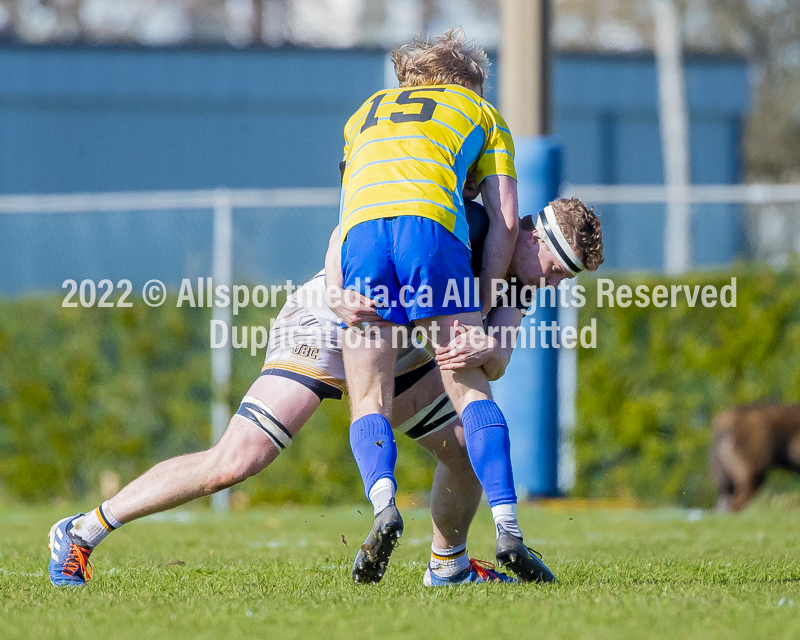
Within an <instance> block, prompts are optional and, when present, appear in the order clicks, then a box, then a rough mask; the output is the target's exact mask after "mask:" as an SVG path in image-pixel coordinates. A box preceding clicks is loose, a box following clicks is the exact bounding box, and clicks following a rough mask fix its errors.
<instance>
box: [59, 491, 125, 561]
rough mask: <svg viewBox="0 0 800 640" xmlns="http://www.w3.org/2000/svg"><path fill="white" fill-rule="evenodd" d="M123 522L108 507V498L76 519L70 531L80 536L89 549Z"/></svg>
mask: <svg viewBox="0 0 800 640" xmlns="http://www.w3.org/2000/svg"><path fill="white" fill-rule="evenodd" d="M121 526H122V523H121V522H119V521H118V520H117V519H116V518H115V517H114V516H113V515H111V510H110V509H109V508H108V500H106V501H105V502H104V503H103V504H101V505H100V506H99V507H97V509H95V510H94V511H90V512H89V513H86V514H84V515H82V516H81V517H80V518H78V519H76V520H75V521H74V522H73V523H72V526H71V527H70V530H69V532H70V533H71V534H72V535H73V536H76V537H77V538H80V540H82V541H83V542H84V543H85V544H86V546H87V547H88V548H89V549H94V548H95V547H96V546H97V545H98V544H100V542H101V541H102V540H103V538H105V537H106V536H107V535H108V534H109V533H111V532H112V531H114V529H119V528H120V527H121Z"/></svg>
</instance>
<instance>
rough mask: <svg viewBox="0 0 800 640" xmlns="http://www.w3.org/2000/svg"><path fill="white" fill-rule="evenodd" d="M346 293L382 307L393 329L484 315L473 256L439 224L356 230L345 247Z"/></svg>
mask: <svg viewBox="0 0 800 640" xmlns="http://www.w3.org/2000/svg"><path fill="white" fill-rule="evenodd" d="M342 274H343V276H344V288H345V289H354V290H356V291H358V292H359V293H360V294H362V295H364V296H367V297H368V298H373V299H375V300H377V301H379V305H377V306H376V310H377V312H378V313H379V314H380V315H381V317H383V318H384V319H386V320H388V321H389V322H393V323H395V324H408V323H409V322H411V321H413V320H420V319H422V318H430V317H431V316H451V315H455V314H458V313H466V312H470V311H480V308H481V305H480V300H479V299H477V297H476V296H475V289H476V288H475V286H474V277H473V274H472V265H471V253H470V250H469V249H468V248H467V247H466V246H465V245H464V243H463V242H461V241H460V240H459V239H458V238H456V237H455V236H454V235H453V234H452V233H450V232H449V231H448V230H447V229H445V227H443V226H442V225H441V224H439V223H438V222H435V221H433V220H430V219H428V218H423V217H421V216H414V215H404V216H397V217H394V218H379V219H377V220H368V221H366V222H362V223H360V224H357V225H356V226H354V227H353V228H352V229H350V231H349V232H348V233H347V237H346V238H345V241H344V244H343V245H342Z"/></svg>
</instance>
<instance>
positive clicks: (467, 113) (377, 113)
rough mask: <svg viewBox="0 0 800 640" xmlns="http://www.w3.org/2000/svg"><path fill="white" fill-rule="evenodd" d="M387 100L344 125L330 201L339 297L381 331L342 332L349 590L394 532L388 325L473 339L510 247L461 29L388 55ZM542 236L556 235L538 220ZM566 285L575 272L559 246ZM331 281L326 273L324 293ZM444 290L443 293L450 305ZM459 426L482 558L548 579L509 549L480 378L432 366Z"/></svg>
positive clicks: (535, 562)
mask: <svg viewBox="0 0 800 640" xmlns="http://www.w3.org/2000/svg"><path fill="white" fill-rule="evenodd" d="M393 60H394V65H395V71H396V74H397V77H398V80H399V81H400V88H399V89H386V90H383V91H379V92H378V93H376V94H375V95H374V96H372V97H371V98H369V99H368V100H367V101H366V102H364V104H363V105H362V106H361V107H360V108H359V109H358V110H357V111H356V112H355V114H353V116H352V117H351V118H350V119H349V121H348V122H347V124H346V125H345V129H344V135H345V147H344V159H343V163H344V170H343V176H342V194H341V203H340V215H339V220H340V235H341V239H342V248H341V272H342V281H343V287H344V288H345V289H352V290H354V291H356V292H358V293H359V294H361V295H363V296H365V297H367V298H371V299H373V300H375V301H376V303H377V304H376V312H377V313H378V315H380V317H381V318H382V319H383V320H384V321H386V323H380V324H381V325H382V326H372V327H370V328H369V331H367V332H366V335H362V336H360V337H359V336H358V335H356V334H357V333H359V332H361V331H363V328H359V327H351V328H349V329H348V330H347V332H346V334H345V342H344V348H343V357H344V365H345V372H346V375H347V386H348V392H349V394H350V405H351V420H352V423H351V428H350V445H351V448H352V450H353V455H354V456H355V459H356V462H357V464H358V467H359V470H360V472H361V476H362V479H363V481H364V489H365V493H366V495H367V497H368V498H369V500H370V502H371V503H372V506H373V512H374V516H375V522H374V524H373V528H372V530H371V532H370V534H369V536H368V537H367V539H366V541H365V542H364V544H363V545H362V546H361V549H360V550H359V552H358V554H357V556H356V559H355V562H354V564H353V579H354V580H355V581H356V582H378V581H379V580H380V579H381V577H382V576H383V572H384V571H385V567H386V564H387V562H388V560H389V557H390V555H391V553H392V550H393V549H394V547H395V545H396V544H397V540H398V538H399V537H400V536H401V535H402V533H403V520H402V518H401V516H400V513H399V511H398V510H397V507H396V505H395V502H394V494H395V491H396V490H397V483H396V481H395V478H394V466H395V463H396V460H397V449H396V444H395V441H394V438H393V436H392V429H391V424H390V420H391V417H392V399H393V394H392V388H393V384H394V371H395V361H396V358H397V353H398V348H399V345H398V344H396V342H397V340H396V338H393V336H396V335H397V332H396V331H395V327H393V326H391V325H406V324H408V323H414V324H415V325H417V326H420V327H422V328H423V329H424V330H425V331H426V333H427V335H428V338H429V341H430V342H431V343H433V344H445V345H446V344H447V343H448V342H450V341H451V340H453V339H454V338H455V335H456V331H455V329H456V327H458V326H469V327H472V328H473V329H474V331H478V332H480V331H481V329H480V327H482V325H483V322H482V315H483V314H482V311H484V312H488V311H489V309H490V307H491V303H492V294H491V291H492V282H493V281H499V280H501V279H503V278H505V277H506V275H507V274H508V270H509V266H510V263H511V258H512V254H513V251H514V245H515V242H516V240H517V238H518V231H519V215H518V205H517V187H516V173H515V170H514V145H513V142H512V139H511V133H510V132H509V130H508V127H507V125H506V124H505V122H504V121H503V119H502V117H501V116H500V114H499V113H498V112H497V111H496V110H495V108H494V107H493V106H492V105H490V104H489V103H488V102H486V100H484V99H483V98H482V92H483V90H482V88H483V83H484V81H485V79H486V77H487V69H488V64H489V63H488V59H487V57H486V54H485V53H484V52H483V50H482V49H481V48H480V47H478V46H477V45H475V44H474V43H467V42H466V41H465V39H464V35H463V33H462V32H461V30H458V29H457V30H450V31H447V32H446V33H445V34H443V35H441V36H437V37H435V38H433V39H432V40H427V39H426V40H422V39H415V40H414V42H413V43H411V44H409V45H404V46H402V47H400V48H398V49H397V50H395V51H394V53H393ZM468 173H472V174H473V175H474V177H475V182H476V184H477V185H478V187H479V189H480V193H481V196H482V199H483V203H484V205H485V207H486V211H487V214H488V217H489V227H488V231H487V233H486V238H485V243H484V246H483V249H482V256H481V257H482V261H481V263H482V266H481V271H480V274H479V276H480V285H479V290H480V299H479V300H476V299H475V296H474V295H472V296H470V295H469V294H470V292H472V291H474V286H473V274H472V269H471V259H472V255H471V246H470V242H469V232H468V224H467V219H466V215H465V211H464V201H463V197H462V189H463V186H464V183H465V180H466V178H467V174H468ZM546 224H547V225H548V229H549V230H551V231H552V226H553V225H554V226H555V227H556V228H557V227H558V225H556V224H555V221H554V219H553V220H549V219H548V220H546ZM564 244H565V245H566V249H567V250H568V252H569V255H567V256H566V262H567V263H568V266H566V267H565V268H568V269H569V275H570V276H571V275H574V274H575V273H577V271H579V270H581V268H582V267H583V265H582V264H581V261H580V260H579V259H578V257H577V256H576V255H575V253H574V251H572V249H571V248H570V247H569V245H568V243H566V242H565V243H564ZM333 277H334V274H331V273H328V280H329V282H331V281H333ZM454 293H455V295H454ZM441 375H442V382H443V384H444V388H445V390H446V391H447V395H448V396H449V397H450V400H451V402H452V403H453V405H454V407H455V409H456V411H457V412H458V415H459V416H460V418H461V422H462V424H463V428H464V438H465V441H466V448H467V452H468V454H469V458H470V461H471V463H472V467H473V469H474V471H475V474H476V476H477V477H478V480H479V481H480V483H481V486H482V487H483V490H484V492H485V493H486V496H487V498H488V501H489V505H490V506H491V508H492V516H493V518H494V520H495V524H496V532H497V542H496V547H495V557H496V558H497V560H498V562H499V563H500V564H501V565H508V566H509V567H510V568H511V570H512V571H514V573H516V574H517V576H518V577H519V578H520V579H521V580H524V581H542V580H548V579H552V574H551V573H550V571H549V570H548V569H547V567H545V566H544V564H543V563H542V562H541V561H540V560H539V559H538V558H537V557H536V556H535V555H534V554H533V553H532V552H531V551H530V550H529V549H528V548H527V547H526V546H525V545H524V544H523V538H522V533H521V531H520V529H519V524H518V522H517V511H516V503H517V497H516V493H515V490H514V480H513V475H512V470H511V456H510V443H509V437H508V427H507V425H506V421H505V418H504V416H503V414H502V412H501V411H500V408H499V407H498V406H497V404H496V403H495V402H494V400H492V395H491V390H490V388H489V380H488V378H487V374H486V372H485V370H484V369H483V367H471V368H458V369H444V368H443V369H442V371H441Z"/></svg>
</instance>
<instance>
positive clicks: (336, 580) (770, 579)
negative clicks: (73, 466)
mask: <svg viewBox="0 0 800 640" xmlns="http://www.w3.org/2000/svg"><path fill="white" fill-rule="evenodd" d="M784 507H785V505H784V506H781V505H780V504H775V503H772V504H769V503H766V504H765V503H763V501H762V503H759V504H758V505H756V506H755V507H754V508H753V509H751V510H749V511H747V512H745V513H744V514H742V515H739V516H732V515H716V514H709V513H702V514H701V513H700V512H691V511H681V510H672V509H658V510H612V509H598V510H587V509H584V508H582V507H581V505H580V504H577V503H569V502H564V503H557V504H555V505H552V506H551V507H548V508H541V507H529V508H524V509H521V518H520V519H521V522H522V525H523V529H524V530H525V531H527V532H529V533H528V535H529V536H530V540H529V541H528V542H529V544H532V545H533V546H535V547H536V548H538V549H539V550H540V551H542V552H543V553H544V556H545V560H546V561H547V562H548V564H549V566H550V567H551V568H552V569H553V570H554V572H555V573H556V575H557V576H558V577H559V580H560V582H559V583H558V584H557V585H554V586H546V587H543V586H537V585H484V586H465V587H456V588H449V589H440V590H429V589H425V588H423V586H422V574H423V571H424V565H425V562H426V560H427V555H428V545H429V520H428V514H427V511H426V510H423V509H419V508H406V509H405V510H404V512H403V513H404V517H405V519H406V532H405V535H404V537H403V540H402V546H401V547H400V548H399V549H398V550H397V551H396V553H395V555H394V557H393V559H392V564H391V566H390V568H389V571H388V573H387V575H386V577H385V578H384V580H383V582H382V583H381V584H380V585H378V586H360V587H357V586H355V585H353V584H352V583H351V582H350V578H349V568H350V563H351V561H352V557H353V554H354V550H355V549H356V548H357V546H358V544H360V542H361V540H362V538H363V537H364V535H365V534H366V532H367V530H368V528H369V525H370V521H371V518H370V517H368V514H367V510H366V509H364V508H363V507H359V508H360V509H361V511H362V512H364V515H363V516H361V515H359V513H358V512H357V511H356V509H355V507H350V508H339V507H337V508H323V507H320V508H302V509H301V508H290V509H288V508H287V509H277V508H271V509H264V510H250V511H245V512H241V513H233V514H230V515H229V516H226V517H221V516H218V515H216V514H213V513H211V512H208V511H204V510H199V509H198V510H194V511H188V512H187V511H184V512H181V513H177V514H175V513H173V514H171V515H170V516H168V517H167V518H164V519H153V518H150V519H146V520H143V521H140V522H137V523H132V524H130V525H127V526H126V527H124V528H123V529H121V530H120V531H118V532H116V533H115V534H113V535H112V536H111V537H110V538H108V539H107V540H106V541H105V542H104V543H103V544H102V546H101V547H100V548H99V549H98V550H97V552H96V553H95V554H94V556H93V561H94V565H95V577H94V579H93V580H92V581H91V583H90V584H89V585H88V586H87V587H86V588H83V589H78V590H63V589H55V588H53V587H51V586H50V584H49V582H48V581H47V574H46V562H47V549H46V534H47V531H48V529H49V527H50V524H51V523H52V522H53V521H54V520H55V519H57V517H59V516H63V515H65V514H66V513H69V510H68V509H67V510H66V511H65V510H64V509H63V508H61V509H59V510H57V511H56V510H54V509H53V508H22V507H8V508H5V509H4V510H0V638H4V639H5V640H11V639H15V638H67V637H69V638H84V637H87V638H88V637H91V638H98V639H99V638H110V639H114V640H116V639H120V638H122V639H124V638H131V639H135V640H144V639H146V638H168V639H169V640H177V639H179V638H193V639H194V638H230V639H231V640H233V639H237V640H238V639H239V638H263V639H272V638H311V639H314V640H330V639H336V638H345V639H347V640H357V639H360V638H365V639H370V640H373V639H374V640H377V639H380V640H387V639H390V638H442V639H446V638H459V639H461V638H473V637H475V638H537V639H547V638H558V639H559V640H562V639H563V640H566V639H573V638H591V639H592V640H602V639H605V638H609V639H611V638H613V639H615V640H617V639H619V638H676V639H681V640H685V639H686V638H703V639H704V640H705V639H712V638H725V639H729V638H748V639H751V638H769V639H770V640H772V639H775V638H796V637H798V635H800V589H799V587H800V560H799V559H798V558H800V528H798V526H797V519H798V518H797V511H793V510H788V509H786V508H784ZM181 518H182V519H181ZM187 520H188V522H187ZM342 536H344V538H345V539H346V540H347V544H348V546H347V547H345V546H344V544H343V542H342ZM493 542H494V541H493V534H492V528H491V519H490V516H489V513H488V511H487V510H485V509H482V510H481V512H480V513H479V514H478V518H477V523H476V525H475V526H474V528H473V531H472V533H471V534H470V546H469V548H470V552H471V554H472V555H473V556H477V557H483V558H491V557H492V550H493V546H494V545H493Z"/></svg>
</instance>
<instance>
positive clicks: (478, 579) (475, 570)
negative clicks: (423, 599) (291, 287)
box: [422, 558, 519, 587]
mask: <svg viewBox="0 0 800 640" xmlns="http://www.w3.org/2000/svg"><path fill="white" fill-rule="evenodd" d="M482 582H519V580H517V579H516V578H512V577H511V576H509V575H506V574H505V573H500V572H499V571H495V570H494V565H493V564H492V563H491V562H487V561H485V560H475V559H474V558H470V561H469V567H467V568H466V569H464V570H463V571H462V572H460V573H457V574H456V575H454V576H450V577H449V578H444V577H442V576H437V575H436V574H435V573H434V572H433V571H432V570H431V566H430V565H428V568H427V569H426V571H425V577H424V578H423V579H422V584H424V585H425V586H426V587H449V586H452V585H456V584H471V583H482Z"/></svg>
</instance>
